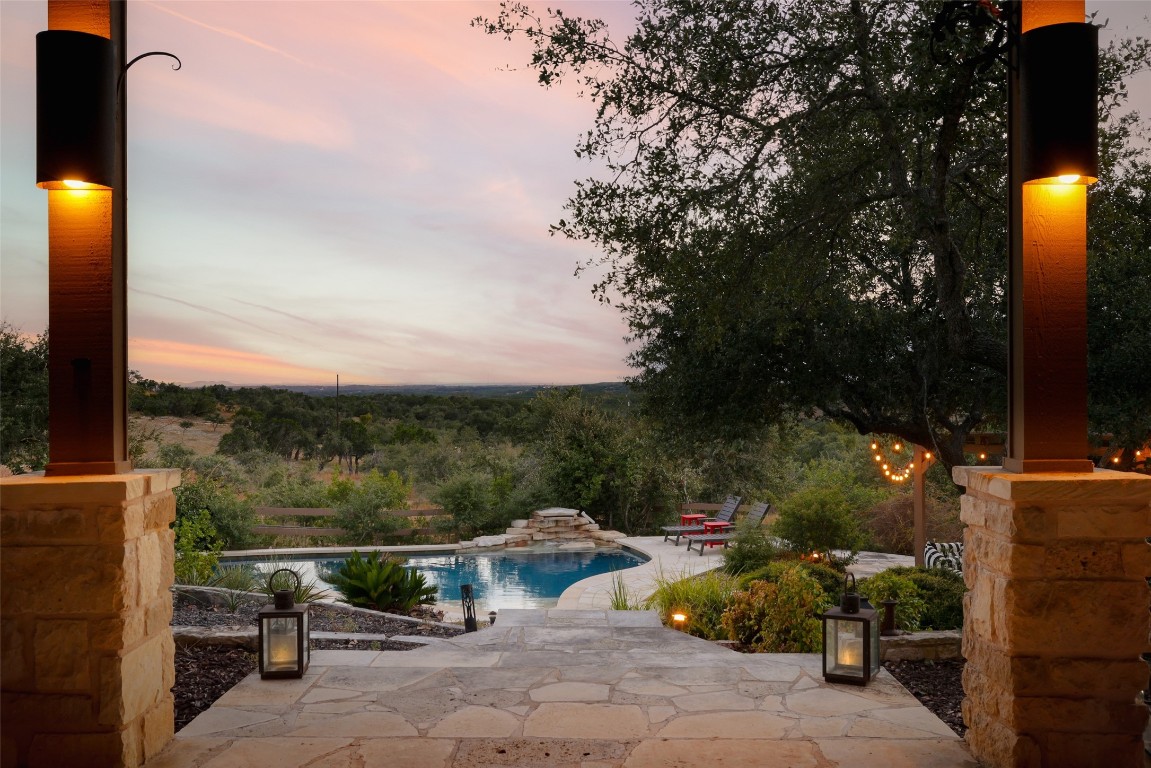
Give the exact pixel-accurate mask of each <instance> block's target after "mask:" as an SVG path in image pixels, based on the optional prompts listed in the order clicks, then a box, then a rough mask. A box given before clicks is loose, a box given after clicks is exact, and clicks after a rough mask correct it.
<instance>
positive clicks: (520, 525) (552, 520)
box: [459, 507, 625, 552]
mask: <svg viewBox="0 0 1151 768" xmlns="http://www.w3.org/2000/svg"><path fill="white" fill-rule="evenodd" d="M624 536H625V534H623V533H620V532H619V531H601V530H600V527H599V525H598V524H597V523H596V522H595V521H594V520H592V519H591V518H590V517H588V515H587V514H586V513H584V512H581V511H579V510H578V509H565V508H563V507H549V508H548V509H538V510H536V511H535V512H532V514H531V518H530V519H528V520H513V521H512V525H511V527H510V528H508V529H507V532H506V533H501V534H497V535H494V536H477V537H476V538H475V539H473V540H472V541H461V542H460V549H459V551H461V552H466V551H471V550H474V549H484V548H488V547H526V546H528V545H529V544H534V543H539V542H557V543H559V549H560V550H562V551H579V550H591V549H595V548H596V547H619V544H618V543H616V542H617V540H618V539H622V538H624Z"/></svg>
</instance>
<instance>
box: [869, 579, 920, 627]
mask: <svg viewBox="0 0 1151 768" xmlns="http://www.w3.org/2000/svg"><path fill="white" fill-rule="evenodd" d="M859 594H860V595H864V596H866V597H867V598H868V599H869V600H870V601H871V604H872V605H873V606H874V607H875V609H876V610H877V611H880V616H882V615H883V614H882V612H883V606H882V605H880V603H881V602H882V601H884V600H898V601H899V605H897V606H896V607H895V626H897V627H899V628H900V629H902V630H906V631H907V632H916V631H918V630H919V628H920V626H921V621H922V619H923V612H924V609H925V608H926V605H925V603H924V602H923V597H922V596H921V595H920V593H919V587H917V586H915V582H914V581H912V580H911V579H909V578H908V577H907V576H903V575H900V574H898V573H892V572H891V571H890V570H886V571H880V572H879V573H877V574H875V575H874V576H872V577H870V578H867V579H863V580H862V581H860V582H859Z"/></svg>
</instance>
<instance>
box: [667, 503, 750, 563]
mask: <svg viewBox="0 0 1151 768" xmlns="http://www.w3.org/2000/svg"><path fill="white" fill-rule="evenodd" d="M770 508H771V507H770V506H769V505H768V503H767V502H765V501H764V502H760V503H759V504H756V505H755V506H753V507H752V508H751V511H750V512H748V513H747V517H746V518H745V519H744V522H745V523H747V524H748V525H750V526H753V527H754V526H759V525H761V524H762V523H763V518H764V516H766V515H767V510H768V509H770ZM686 538H687V551H688V552H690V551H691V545H692V543H695V544H699V556H700V557H703V548H704V545H707V546H711V545H714V544H720V543H722V544H723V548H724V549H727V545H728V542H730V541H731V540H732V539H733V538H735V531H734V530H732V529H730V528H729V529H728V530H726V531H723V532H721V533H700V534H695V535H692V536H688V537H686Z"/></svg>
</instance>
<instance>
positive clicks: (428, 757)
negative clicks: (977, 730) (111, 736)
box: [148, 608, 977, 768]
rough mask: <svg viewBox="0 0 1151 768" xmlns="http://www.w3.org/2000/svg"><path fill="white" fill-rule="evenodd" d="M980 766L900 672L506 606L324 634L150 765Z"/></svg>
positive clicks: (631, 614)
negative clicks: (847, 675) (412, 632)
mask: <svg viewBox="0 0 1151 768" xmlns="http://www.w3.org/2000/svg"><path fill="white" fill-rule="evenodd" d="M374 765H387V766H396V767H397V768H405V767H406V766H410V767H411V768H447V767H448V766H452V767H453V768H463V767H464V766H477V767H478V766H539V767H540V768H544V767H545V766H546V768H568V767H569V766H570V767H572V768H574V767H575V766H579V768H609V766H621V767H623V768H643V767H647V766H651V767H652V768H656V767H658V768H665V767H667V766H679V767H681V768H688V767H690V766H701V767H702V766H708V768H714V767H716V766H741V767H744V766H771V767H776V766H778V767H779V768H803V767H804V766H811V768H834V767H835V766H853V767H858V768H975V766H977V763H976V762H975V761H974V760H973V759H972V758H971V756H970V754H969V753H968V751H967V749H966V746H965V744H964V742H963V741H962V740H961V739H960V738H958V737H957V736H955V734H954V733H952V731H951V730H950V729H949V728H948V727H947V726H946V725H944V724H943V723H942V722H941V721H940V720H939V719H938V718H937V717H935V715H933V714H931V713H930V712H929V711H928V710H927V709H925V708H924V707H922V706H921V705H920V704H919V703H918V702H917V701H916V700H915V699H914V698H913V697H912V696H911V695H910V694H909V693H907V692H906V691H905V690H904V689H903V688H902V686H900V685H899V683H897V682H896V681H895V680H894V679H893V678H892V677H891V676H890V675H888V674H887V673H886V672H881V673H880V676H879V679H878V680H877V681H875V682H874V683H873V684H872V685H869V686H867V687H865V688H859V687H854V686H841V685H828V684H826V683H824V682H823V680H822V679H821V677H820V664H819V657H818V656H815V655H804V654H771V655H768V654H741V653H736V652H734V651H730V650H727V649H725V648H722V647H720V646H717V645H715V644H714V643H710V642H707V641H704V640H700V639H698V638H694V637H690V636H688V635H686V634H684V633H682V632H677V631H675V630H671V629H666V628H664V627H663V626H662V624H661V623H660V621H659V617H658V616H657V614H656V613H655V612H652V611H609V610H571V609H560V608H553V609H549V610H505V611H501V612H500V616H499V620H498V622H497V624H496V625H495V626H493V627H488V628H485V629H483V630H481V631H479V632H475V633H472V634H467V635H461V636H459V637H457V638H453V639H451V640H437V641H436V642H434V643H433V644H431V645H429V646H427V647H425V648H422V649H419V650H415V651H382V652H368V651H316V652H314V653H313V656H312V666H311V668H310V669H309V670H308V673H307V674H306V675H305V677H304V678H303V679H302V680H268V681H264V680H261V679H260V678H259V676H258V675H252V676H250V677H248V678H247V679H245V680H244V681H243V682H241V683H240V684H239V685H237V686H236V687H235V688H233V689H232V690H231V691H229V692H228V693H226V694H225V695H224V696H223V697H222V698H220V699H219V700H218V701H217V702H216V703H215V704H214V705H213V706H212V708H211V709H209V710H207V711H206V712H204V713H202V714H201V715H200V716H199V717H198V718H196V719H195V720H194V721H193V722H192V723H191V724H189V725H188V726H187V727H186V728H184V729H183V730H182V731H181V732H180V733H179V734H177V735H176V738H175V740H174V741H172V742H171V744H169V746H168V748H167V749H166V750H165V751H164V752H163V753H161V754H160V755H158V756H157V757H156V758H154V759H153V760H150V761H149V762H148V766H149V768H226V767H228V766H236V767H237V768H240V767H241V766H242V767H243V768H263V767H265V766H266V767H267V768H272V767H273V766H275V768H292V767H295V766H309V768H345V767H346V768H353V766H355V767H358V766H374Z"/></svg>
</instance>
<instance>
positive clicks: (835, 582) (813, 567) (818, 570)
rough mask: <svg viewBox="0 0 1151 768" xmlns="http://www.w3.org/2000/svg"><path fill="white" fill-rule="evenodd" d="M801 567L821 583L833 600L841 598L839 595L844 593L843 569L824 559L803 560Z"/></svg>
mask: <svg viewBox="0 0 1151 768" xmlns="http://www.w3.org/2000/svg"><path fill="white" fill-rule="evenodd" d="M799 567H800V568H802V569H803V571H804V573H806V574H807V575H808V576H810V577H811V578H813V579H815V580H816V581H817V582H818V583H819V586H820V587H822V588H823V591H824V593H825V594H826V595H827V596H828V597H829V598H831V599H832V601H833V602H834V601H838V600H839V596H840V595H841V594H843V572H842V571H840V570H838V569H836V568H835V567H834V566H832V565H831V564H830V563H827V562H822V561H821V562H818V563H809V562H802V563H800V564H799Z"/></svg>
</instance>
